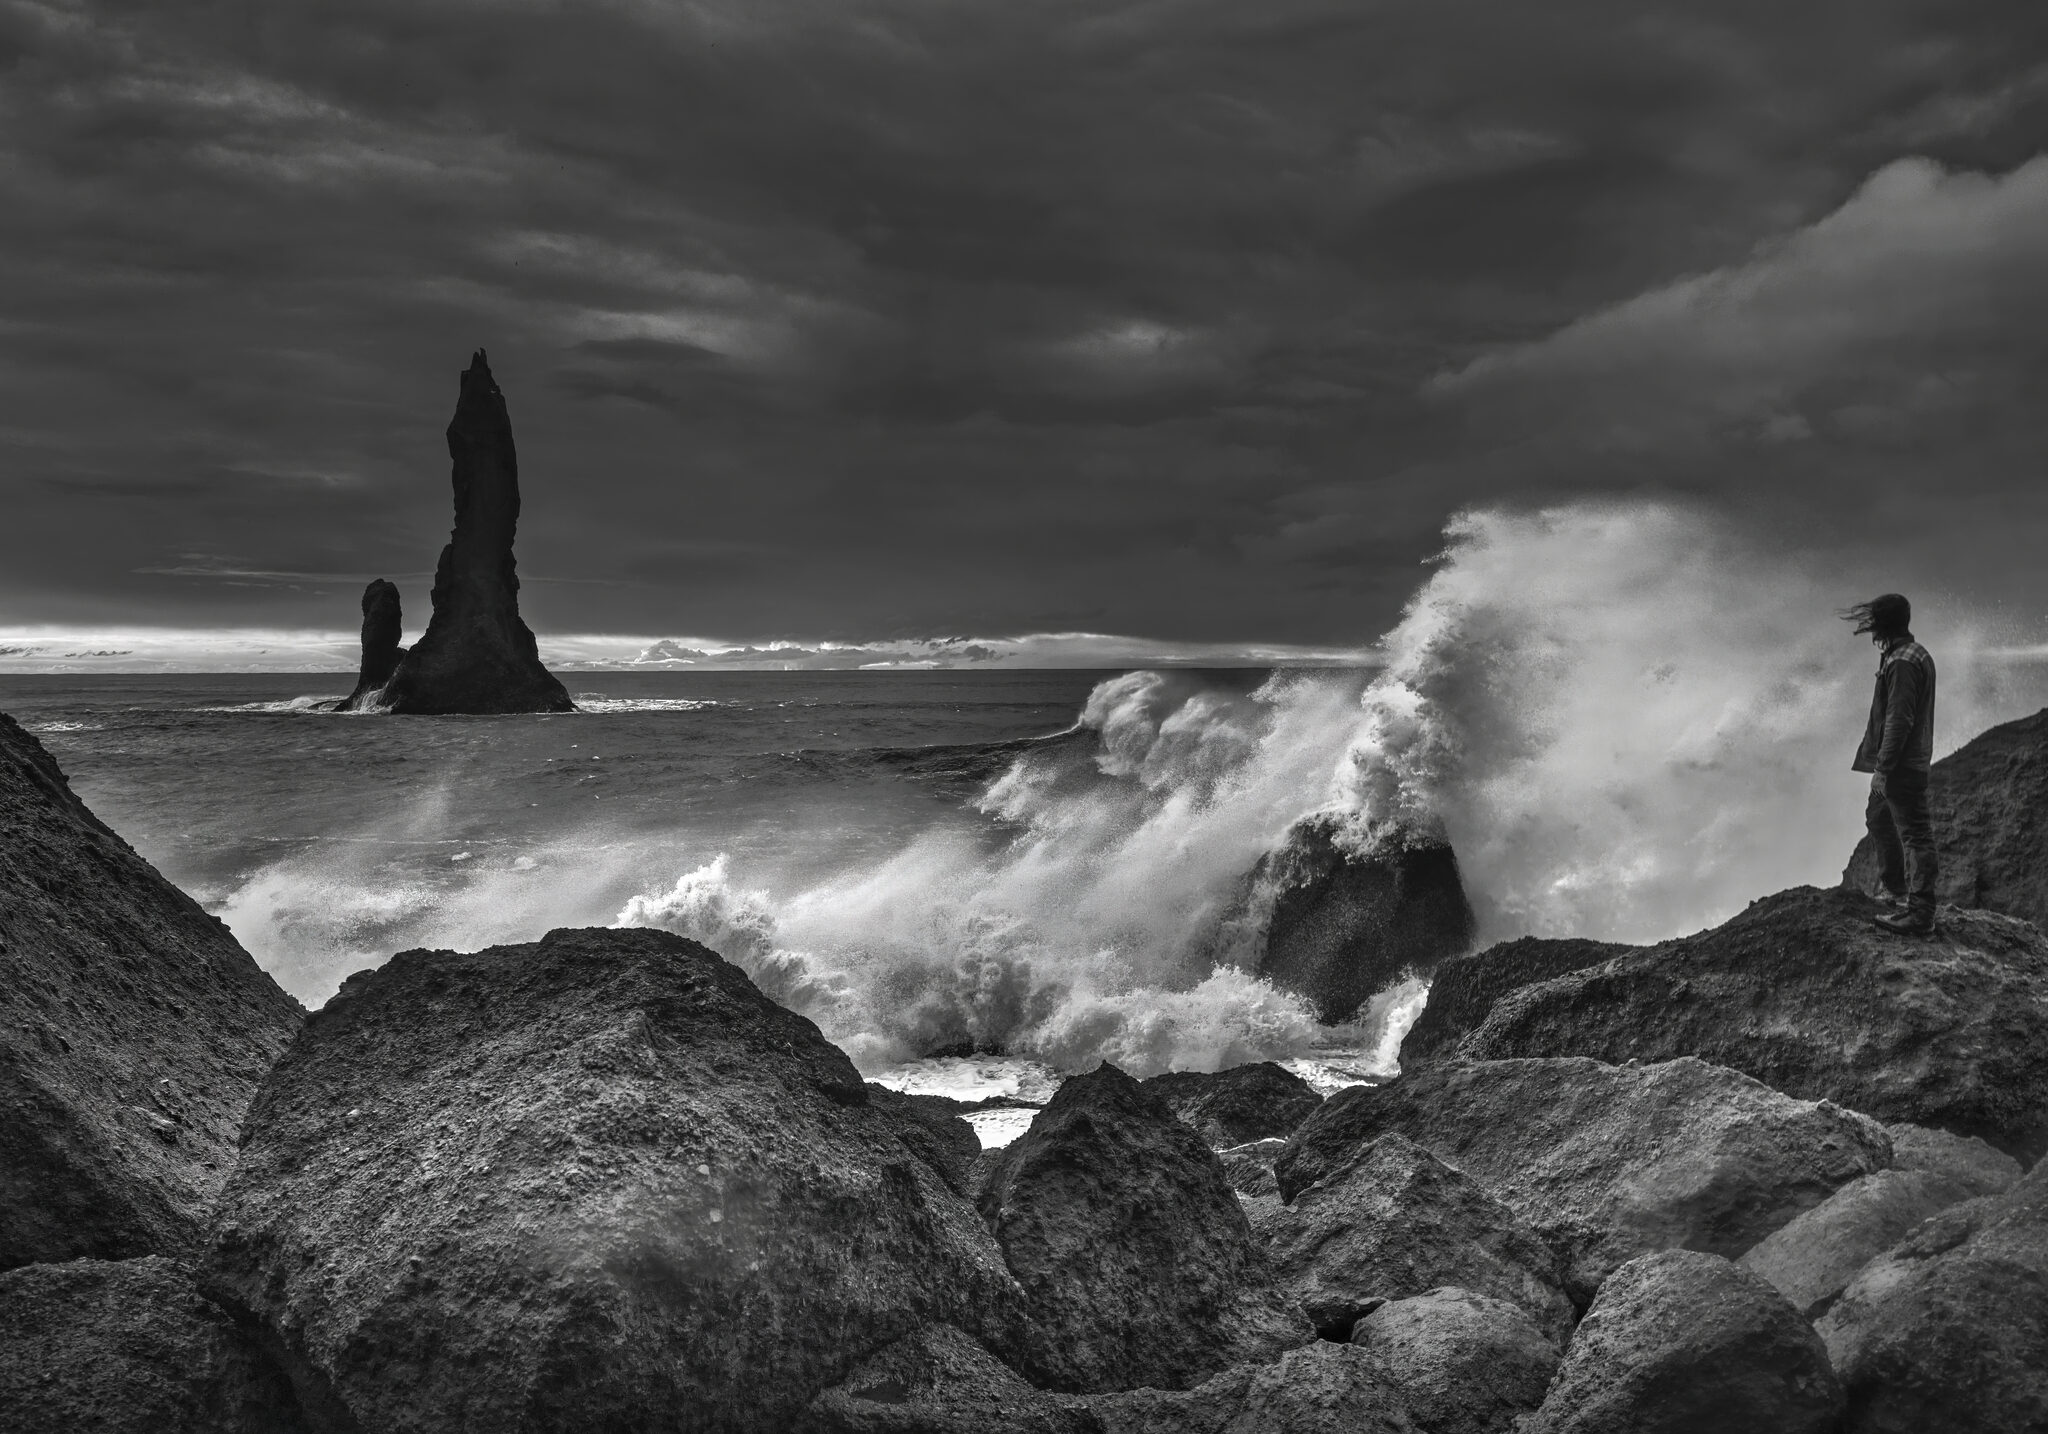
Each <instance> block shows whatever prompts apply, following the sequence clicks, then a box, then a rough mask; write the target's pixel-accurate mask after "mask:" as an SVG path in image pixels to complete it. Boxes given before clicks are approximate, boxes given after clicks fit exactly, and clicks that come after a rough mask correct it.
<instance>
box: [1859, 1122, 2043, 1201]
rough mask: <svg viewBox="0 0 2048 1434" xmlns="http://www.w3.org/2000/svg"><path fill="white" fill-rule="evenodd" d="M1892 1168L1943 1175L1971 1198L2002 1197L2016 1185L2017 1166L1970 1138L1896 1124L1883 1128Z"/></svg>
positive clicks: (1942, 1131) (2006, 1156) (2011, 1159)
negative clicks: (1888, 1140)
mask: <svg viewBox="0 0 2048 1434" xmlns="http://www.w3.org/2000/svg"><path fill="white" fill-rule="evenodd" d="M1884 1130H1885V1134H1886V1135H1889V1136H1890V1137H1891V1138H1892V1169H1894V1170H1926V1171H1931V1172H1933V1173H1934V1174H1936V1175H1942V1176H1946V1177H1947V1178H1948V1179H1950V1180H1953V1181H1955V1182H1956V1183H1958V1184H1960V1185H1961V1186H1963V1188H1964V1189H1966V1190H1968V1191H1969V1193H1970V1194H1971V1195H2003V1194H2004V1193H2005V1192H2006V1191H2008V1190H2010V1189H2012V1187H2013V1186H2014V1185H2016V1184H2018V1183H2019V1178H2020V1175H2021V1174H2022V1171H2021V1170H2020V1163H2019V1162H2018V1161H2017V1160H2015V1159H2013V1158H2012V1157H2011V1156H2010V1155H2007V1154H2006V1153H2005V1152H2004V1151H2003V1150H1996V1149H1993V1148H1992V1147H1991V1146H1989V1145H1987V1144H1985V1143H1984V1142H1983V1141H1981V1140H1979V1139H1977V1138H1976V1137H1975V1136H1973V1135H1951V1134H1949V1133H1948V1132H1947V1131H1945V1130H1929V1129H1928V1128H1927V1127H1926V1126H1924V1125H1913V1124H1910V1123H1908V1122H1906V1121H1899V1122H1896V1123H1894V1124H1892V1125H1887V1126H1886V1127H1885V1128H1884Z"/></svg>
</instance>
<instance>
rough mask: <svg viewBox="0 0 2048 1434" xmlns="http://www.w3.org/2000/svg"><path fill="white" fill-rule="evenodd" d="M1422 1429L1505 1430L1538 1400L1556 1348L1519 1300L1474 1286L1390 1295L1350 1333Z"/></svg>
mask: <svg viewBox="0 0 2048 1434" xmlns="http://www.w3.org/2000/svg"><path fill="white" fill-rule="evenodd" d="M1351 1343H1352V1344H1354V1345H1356V1346H1358V1347H1359V1348H1361V1349H1363V1350H1365V1351H1366V1352H1367V1353H1368V1354H1369V1355H1371V1356H1372V1358H1373V1360H1374V1361H1375V1362H1377V1363H1378V1364H1379V1366H1380V1368H1381V1369H1382V1370H1383V1371H1384V1372H1385V1375H1386V1378H1387V1381H1388V1383H1390V1384H1391V1385H1393V1387H1394V1388H1396V1389H1397V1390H1399V1391H1400V1395H1401V1402H1402V1405H1403V1407H1404V1408H1405V1409H1406V1410H1407V1412H1408V1417H1409V1418H1410V1419H1412V1420H1414V1421H1415V1427H1416V1428H1417V1429H1419V1430H1421V1431H1423V1434H1507V1431H1510V1430H1512V1429H1513V1428H1514V1427H1515V1420H1516V1418H1517V1417H1518V1416H1519V1415H1522V1414H1524V1413H1527V1412H1528V1411H1529V1410H1531V1409H1534V1408H1535V1407H1536V1406H1537V1405H1539V1404H1541V1403H1542V1402H1543V1394H1544V1391H1545V1390H1547V1389H1548V1388H1549V1387H1550V1379H1551V1376H1552V1375H1553V1374H1554V1373H1556V1371H1557V1364H1558V1346H1557V1345H1556V1344H1555V1343H1554V1342H1553V1341H1552V1340H1551V1338H1550V1337H1549V1336H1548V1335H1546V1334H1545V1333H1544V1332H1543V1331H1542V1330H1541V1329H1539V1328H1537V1326H1536V1322H1535V1321H1534V1320H1532V1319H1530V1318H1529V1314H1528V1311H1527V1310H1525V1309H1523V1308H1522V1307H1521V1306H1520V1305H1516V1304H1510V1303H1508V1302H1507V1301H1505V1300H1497V1299H1492V1298H1489V1297H1488V1296H1486V1295H1482V1294H1476V1293H1474V1292H1473V1291H1471V1290H1462V1289H1456V1288H1446V1289H1437V1290H1429V1291H1426V1292H1425V1293H1423V1294H1419V1295H1415V1296H1412V1297H1410V1298H1408V1299H1400V1300H1390V1301H1388V1302H1387V1303H1385V1304H1383V1305H1381V1306H1379V1308H1377V1309H1375V1310H1373V1311H1372V1312H1371V1313H1370V1314H1368V1315H1366V1316H1365V1317H1364V1318H1363V1319H1361V1320H1359V1321H1358V1324H1357V1326H1356V1327H1355V1328H1354V1329H1353V1330H1352V1332H1351Z"/></svg>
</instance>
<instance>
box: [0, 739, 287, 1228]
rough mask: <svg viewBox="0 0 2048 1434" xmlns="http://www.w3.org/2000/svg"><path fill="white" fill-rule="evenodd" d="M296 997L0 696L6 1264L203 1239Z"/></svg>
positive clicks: (0, 1074) (0, 1097) (0, 1155)
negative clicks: (0, 708)
mask: <svg viewBox="0 0 2048 1434" xmlns="http://www.w3.org/2000/svg"><path fill="white" fill-rule="evenodd" d="M303 1016H304V1013H303V1012H302V1011H300V1009H299V1005H298V1003H297V1002H296V1001H294V1000H292V998H291V997H289V996H287V995H286V994H285V993H284V992H283V991H281V990H279V989H278V987H277V983H276V982H275V981H272V980H271V979H270V977H269V976H267V975H265V974H264V973H263V971H262V970H261V969H259V968H258V967H257V965H256V963H255V961H253V960H251V959H250V957H249V953H248V952H246V951H244V950H243V949H242V948H241V947H240V946H239V945H237V944H236V942H235V938H234V937H233V936H231V935H230V934H228V930H227V928H226V927H224V926H222V925H221V924H220V922H218V921H216V920H215V919H214V918H213V917H211V916H208V915H207V914H206V913H205V912H204V911H202V910H201V909H200V907H199V904H198V903H197V902H195V901H193V900H192V898H191V897H189V896H187V895H185V893H184V892H182V891H180V890H178V889H177V888H176V887H175V886H172V885H171V884H170V883H169V882H168V881H165V880H164V879H163V878H162V877H161V876H159V875H158V874H157V872H156V869H155V868H154V867H152V866H150V864H149V863H148V862H146V861H144V860H143V859H142V858H141V857H139V856H137V855H136V854H135V852H134V851H133V850H132V849H131V848H130V847H129V845H128V843H126V842H124V841H122V840H121V838H119V837H118V836H116V835H114V833H113V832H112V831H110V830H108V829H107V827H106V826H104V825H102V824H101V822H100V821H99V819H98V818H96V817H94V816H93V814H92V813H91V812H89V811H87V810H86V808H85V804H84V803H83V802H81V801H79V800H78V798H77V797H76V796H74V795H73V794H72V792H71V788H70V786H69V784H68V783H67V782H66V781H65V779H64V774H63V772H61V771H60V770H58V767H57V764H56V762H55V761H53V760H52V759H51V757H50V754H49V753H48V752H46V751H44V750H43V747H42V744H41V743H40V742H38V741H37V740H36V739H35V738H34V737H32V736H30V735H29V734H28V733H27V732H24V731H23V730H22V729H21V728H20V727H19V726H17V725H16V724H15V722H14V720H13V719H12V718H9V717H6V716H0V1268H8V1267H12V1266H14V1265H24V1264H30V1263H33V1262H36V1261H58V1260H69V1259H73V1258H75V1257H77V1256H80V1255H92V1256H98V1257H101V1258H105V1259H123V1258H127V1257H129V1256H134V1255H145V1254H152V1253H163V1254H180V1253H186V1252H189V1251H191V1250H193V1249H194V1248H196V1246H197V1243H198V1241H199V1238H200V1234H201V1228H202V1226H203V1224H204V1221H205V1219H206V1215H207V1211H208V1209H209V1207H210V1206H211V1205H212V1203H213V1199H214V1196H215V1195H216V1194H217V1193H218V1191H219V1189H220V1184H221V1181H222V1180H223V1179H225V1178H226V1176H227V1172H228V1169H229V1168H230V1167H231V1166H232V1165H233V1164H234V1162H235V1132H236V1130H237V1128H238V1127H239V1126H240V1124H241V1121H242V1112H243V1111H244V1110H245V1109H246V1108H247V1106H248V1104H249V1098H250V1097H251V1096H252V1095H253V1094H254V1093H255V1091H256V1084H257V1082H258V1081H260V1080H262V1079H263V1073H264V1072H265V1071H267V1070H268V1069H269V1068H270V1064H271V1062H272V1061H274V1060H276V1059H277V1055H278V1052H280V1051H282V1050H283V1049H284V1047H285V1044H286V1043H287V1042H288V1041H290V1040H291V1038H292V1035H293V1033H294V1032H295V1031H297V1030H298V1028H299V1022H300V1021H301V1020H302V1019H303Z"/></svg>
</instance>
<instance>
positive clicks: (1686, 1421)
mask: <svg viewBox="0 0 2048 1434" xmlns="http://www.w3.org/2000/svg"><path fill="white" fill-rule="evenodd" d="M1841 1417H1842V1386H1841V1384H1840V1382H1839V1381H1837V1380H1836V1378H1835V1375H1834V1371H1833V1370H1831V1369H1830V1368H1828V1357H1827V1351H1826V1350H1825V1349H1824V1348H1822V1347H1821V1342H1820V1339H1819V1337H1818V1336H1817V1335H1815V1334H1814V1332H1813V1327H1812V1326H1811V1325H1809V1324H1807V1322H1806V1321H1805V1320H1803V1319H1801V1318H1800V1317H1799V1312H1798V1311H1797V1310H1795V1309H1793V1308H1792V1306H1790V1305H1788V1304H1786V1303H1785V1301H1784V1300H1783V1299H1782V1298H1781V1297H1780V1296H1779V1295H1778V1292H1777V1291H1776V1290H1774V1289H1772V1288H1771V1287H1770V1286H1769V1285H1767V1284H1765V1283H1764V1282H1763V1281H1762V1280H1760V1279H1758V1278H1757V1277H1756V1276H1755V1275H1751V1274H1748V1273H1745V1272H1744V1271H1742V1270H1739V1269H1737V1268H1736V1267H1735V1266H1734V1265H1731V1264H1730V1263H1728V1261H1726V1260H1724V1259H1721V1258H1719V1257H1718V1256H1715V1255H1706V1254H1701V1253H1699V1252H1697V1251H1693V1250H1662V1251H1659V1252H1657V1253H1656V1254H1652V1255H1644V1256H1642V1257H1641V1258H1640V1259H1636V1260H1631V1261H1630V1262H1629V1263H1628V1264H1626V1265H1623V1266H1622V1267H1621V1268H1620V1269H1618V1270H1616V1271H1615V1272H1614V1273H1613V1274H1612V1275H1610V1276H1608V1278H1607V1282H1606V1283H1605V1284H1603V1285H1602V1286H1601V1287H1600V1296H1599V1298H1598V1299H1596V1300H1594V1301H1593V1307H1592V1308H1591V1309H1590V1310H1588V1311H1587V1312H1586V1317H1585V1319H1584V1320H1582V1321H1580V1323H1579V1328H1578V1332H1577V1333H1576V1334H1574V1335H1573V1336H1572V1347H1571V1350H1570V1352H1569V1353H1567V1354H1566V1355H1565V1358H1564V1363H1563V1365H1562V1366H1561V1367H1560V1368H1559V1369H1558V1371H1557V1378H1556V1379H1555V1380H1554V1381H1552V1383H1551V1386H1550V1392H1549V1394H1547V1395H1546V1396H1545V1397H1544V1400H1543V1405H1542V1407H1541V1408H1539V1409H1538V1410H1537V1411H1536V1413H1535V1414H1533V1415H1531V1416H1529V1418H1528V1419H1526V1420H1525V1421H1524V1422H1523V1424H1522V1426H1521V1428H1522V1434H1730V1431H1733V1430H1738V1429H1739V1430H1744V1431H1751V1430H1753V1431H1756V1434H1833V1431H1834V1430H1835V1428H1836V1425H1837V1423H1838V1422H1839V1421H1840V1419H1841ZM1926 1427H1927V1428H1929V1429H1932V1428H1934V1427H1937V1426H1933V1425H1929V1426H1926Z"/></svg>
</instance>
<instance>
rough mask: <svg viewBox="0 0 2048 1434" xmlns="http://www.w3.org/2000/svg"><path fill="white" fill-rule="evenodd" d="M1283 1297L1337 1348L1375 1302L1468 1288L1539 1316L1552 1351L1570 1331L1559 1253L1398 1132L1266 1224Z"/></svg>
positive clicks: (1264, 1233)
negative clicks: (1443, 1288) (1441, 1288)
mask: <svg viewBox="0 0 2048 1434" xmlns="http://www.w3.org/2000/svg"><path fill="white" fill-rule="evenodd" d="M1256 1229H1257V1232H1258V1236H1259V1241H1260V1243H1261V1244H1262V1245H1264V1246H1265V1249H1266V1255H1267V1257H1268V1258H1269V1259H1270V1260H1271V1261H1272V1265H1273V1272H1274V1274H1275V1276H1276V1277H1277V1278H1278V1279H1279V1280H1280V1283H1281V1287H1282V1288H1283V1289H1285V1290H1286V1291H1287V1293H1288V1294H1289V1295H1291V1296H1292V1297H1293V1298H1294V1299H1295V1300H1297V1301H1298V1302H1299V1303H1300V1304H1301V1307H1302V1309H1303V1310H1304V1311H1305V1312H1306V1313H1307V1315H1308V1317H1309V1319H1310V1320H1312V1321H1313V1322H1314V1323H1315V1325H1316V1327H1317V1329H1319V1330H1321V1331H1322V1332H1323V1333H1324V1335H1325V1337H1326V1338H1335V1339H1341V1338H1344V1337H1345V1335H1346V1333H1347V1332H1348V1331H1349V1330H1350V1328H1351V1324H1352V1322H1353V1321H1354V1320H1356V1319H1357V1318H1358V1316H1359V1314H1360V1312H1361V1311H1363V1310H1364V1309H1365V1308H1367V1307H1368V1305H1369V1304H1370V1303H1371V1302H1373V1301H1375V1300H1404V1299H1407V1298H1409V1297H1411V1296H1414V1295H1420V1294H1423V1293H1425V1292H1426V1291H1429V1290H1432V1289H1436V1288H1437V1287H1439V1286H1447V1285H1449V1286H1458V1287H1462V1288H1465V1289H1468V1290H1472V1291H1474V1292H1475V1293H1477V1294H1479V1295H1484V1296H1490V1297H1493V1298H1497V1299H1502V1300H1506V1301H1508V1302H1509V1303H1511V1304H1514V1305H1516V1306H1518V1307H1519V1308H1521V1309H1523V1310H1525V1311H1526V1312H1527V1313H1528V1316H1529V1318H1530V1319H1532V1320H1534V1321H1535V1322H1536V1324H1537V1325H1538V1326H1539V1327H1540V1328H1541V1329H1542V1330H1543V1332H1544V1334H1545V1336H1546V1337H1547V1338H1548V1339H1549V1340H1550V1342H1551V1343H1552V1344H1553V1345H1556V1346H1558V1347H1559V1348H1562V1347H1563V1345H1564V1341H1565V1339H1566V1338H1567V1337H1568V1336H1569V1335H1570V1333H1571V1326H1572V1305H1571V1301H1570V1300H1569V1299H1568V1298H1566V1296H1565V1293H1564V1287H1563V1284H1562V1282H1561V1279H1560V1272H1559V1266H1558V1258H1557V1254H1556V1252H1555V1251H1554V1250H1552V1249H1551V1248H1550V1246H1549V1245H1547V1244H1545V1243H1544V1241H1543V1240H1542V1239H1541V1238H1540V1237H1539V1236H1538V1235H1537V1234H1536V1232H1535V1231H1534V1230H1532V1229H1530V1228H1529V1226H1528V1225H1527V1224H1526V1223H1524V1222H1523V1220H1522V1219H1521V1217H1520V1216H1518V1215H1516V1214H1515V1212H1514V1211H1513V1210H1511V1209H1509V1208H1508V1207H1507V1206H1506V1205H1505V1204H1503V1203H1502V1202H1501V1201H1500V1200H1498V1199H1496V1198H1495V1197H1493V1196H1492V1195H1489V1194H1488V1193H1487V1192H1486V1191H1485V1190H1484V1189H1483V1188H1481V1187H1480V1185H1479V1183H1478V1182H1477V1181H1475V1180H1473V1179H1472V1178H1471V1177H1470V1176H1469V1175H1466V1174H1464V1173H1463V1172H1462V1171H1458V1170H1453V1169H1452V1168H1451V1167H1450V1166H1448V1165H1446V1164H1444V1163H1443V1162H1442V1161H1441V1160H1439V1159H1437V1158H1436V1157H1435V1156H1434V1155H1432V1154H1430V1153H1429V1152H1428V1151H1427V1150H1425V1149H1423V1148H1422V1147H1421V1146H1419V1145H1417V1144H1415V1142H1414V1141H1412V1140H1410V1139H1408V1137H1406V1136H1404V1135H1401V1134H1399V1133H1396V1132H1389V1133H1387V1134H1385V1135H1382V1136H1380V1137H1379V1138H1378V1139H1376V1140H1373V1141H1371V1142H1369V1143H1368V1144H1366V1145H1365V1146H1364V1147H1363V1148H1362V1149H1360V1150H1358V1151H1357V1152H1356V1154H1354V1155H1353V1156H1352V1158H1351V1159H1349V1160H1347V1161H1346V1162H1345V1163H1344V1164H1342V1165H1340V1166H1339V1167H1338V1168H1337V1169H1336V1170H1334V1171H1332V1172H1331V1173H1330V1174H1328V1175H1326V1176H1324V1177H1323V1178H1322V1179H1321V1180H1319V1181H1317V1182H1316V1183H1315V1184H1313V1185H1311V1186H1309V1187H1308V1188H1307V1189H1306V1190H1303V1191H1301V1192H1299V1193H1298V1194H1297V1195H1295V1197H1294V1200H1293V1202H1292V1203H1291V1204H1288V1205H1283V1206H1281V1207H1280V1208H1279V1209H1277V1210H1271V1211H1262V1212H1261V1213H1260V1215H1259V1218H1258V1223H1257V1226H1256Z"/></svg>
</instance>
